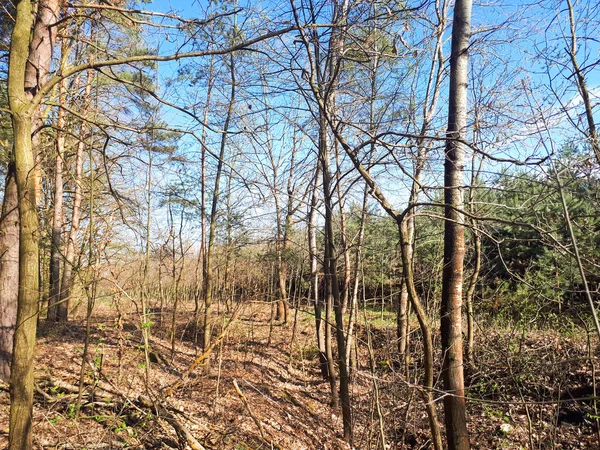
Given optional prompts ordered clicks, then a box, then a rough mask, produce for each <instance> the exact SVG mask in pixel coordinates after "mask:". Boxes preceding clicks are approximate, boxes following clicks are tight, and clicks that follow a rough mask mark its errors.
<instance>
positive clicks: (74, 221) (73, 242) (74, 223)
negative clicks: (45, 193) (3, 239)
mask: <svg viewBox="0 0 600 450" xmlns="http://www.w3.org/2000/svg"><path fill="white" fill-rule="evenodd" d="M93 76H94V75H93V72H92V71H91V70H90V71H88V72H87V81H86V86H85V97H84V103H83V107H82V115H85V114H86V113H87V110H88V108H89V104H90V95H91V92H92V79H93ZM87 130H88V125H87V122H86V121H85V120H84V121H82V122H81V127H80V129H79V136H80V138H79V142H77V154H76V156H75V180H74V185H75V194H74V198H73V214H72V215H71V229H70V230H69V237H68V240H67V251H66V254H65V267H64V269H63V275H62V282H61V291H60V303H59V305H58V320H59V321H60V322H66V321H67V320H68V315H69V298H70V297H71V291H72V289H73V281H74V275H73V268H74V265H75V255H76V253H77V233H78V232H79V223H80V221H81V202H82V199H83V186H82V183H83V159H84V157H83V155H84V148H85V139H86V134H87ZM90 145H91V144H90Z"/></svg>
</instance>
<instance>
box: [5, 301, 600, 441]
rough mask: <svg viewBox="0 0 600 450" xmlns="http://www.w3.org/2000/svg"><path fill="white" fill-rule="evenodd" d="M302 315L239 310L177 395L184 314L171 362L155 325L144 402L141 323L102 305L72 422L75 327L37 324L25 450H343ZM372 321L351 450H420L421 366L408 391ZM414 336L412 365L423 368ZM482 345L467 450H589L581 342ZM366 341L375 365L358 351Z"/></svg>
mask: <svg viewBox="0 0 600 450" xmlns="http://www.w3.org/2000/svg"><path fill="white" fill-rule="evenodd" d="M309 311H310V309H309V308H308V307H304V308H303V310H300V311H299V312H298V313H297V314H294V312H295V310H291V316H292V317H291V320H290V323H289V324H288V325H286V326H281V325H274V326H271V324H270V307H269V305H268V304H265V303H258V302H256V303H247V304H245V305H244V306H243V307H242V308H241V312H240V313H239V316H238V317H237V318H236V320H235V321H234V322H233V323H232V324H231V326H230V327H229V328H228V330H227V333H226V334H225V337H224V338H223V339H222V341H220V344H219V345H218V346H216V347H215V348H214V350H213V352H212V355H211V371H210V372H209V373H208V374H203V370H202V368H198V369H196V370H195V371H193V372H192V373H191V375H190V376H189V377H186V378H185V379H184V380H183V381H182V382H180V384H179V386H176V387H175V388H173V386H174V385H175V383H177V382H178V381H180V380H181V379H182V378H181V375H182V374H183V373H184V372H185V371H186V370H187V369H188V368H189V367H190V365H191V364H192V362H193V361H194V359H195V358H196V357H197V356H198V355H199V351H198V347H197V346H196V345H195V344H194V335H193V326H192V321H191V316H192V314H191V313H190V311H189V310H185V311H182V312H181V314H180V315H179V316H178V318H177V322H178V330H177V335H176V345H175V352H174V354H173V357H171V343H170V332H169V330H170V326H169V324H170V317H167V316H165V319H164V322H163V326H162V327H161V326H160V325H159V324H158V323H157V324H155V325H153V326H152V328H151V329H152V340H151V343H152V348H153V351H154V353H153V355H152V356H153V359H154V360H155V363H153V364H152V365H151V371H150V374H151V379H150V398H147V397H146V394H145V387H144V374H145V366H144V352H143V346H142V345H141V344H142V338H141V329H140V326H139V316H138V315H137V314H135V311H127V312H124V311H121V314H119V316H118V317H116V314H115V312H114V308H113V307H112V306H111V305H110V304H99V305H98V306H97V308H96V311H95V313H94V315H93V317H92V321H91V335H90V346H89V357H88V361H89V364H88V365H87V366H86V368H85V371H84V384H85V386H86V388H85V394H84V395H83V399H82V403H81V404H82V407H81V409H80V411H79V417H77V415H78V408H77V404H78V399H77V390H78V389H77V387H78V385H79V378H80V372H81V360H82V354H83V346H84V337H85V321H84V320H83V319H82V318H81V317H79V319H76V320H73V321H72V322H70V323H68V324H51V323H48V322H46V321H45V320H42V321H41V323H40V327H39V333H38V334H39V339H38V346H37V359H36V367H35V373H36V380H37V389H36V391H37V392H36V400H35V406H34V425H33V433H34V448H36V449H42V448H44V449H90V450H92V449H100V448H103V449H112V448H114V449H125V448H129V449H134V448H135V449H169V448H184V447H185V445H184V443H185V442H186V441H187V442H188V443H191V444H192V445H197V447H196V448H198V449H201V448H205V449H235V450H243V449H259V448H261V449H270V448H280V449H291V450H296V449H297V450H301V449H349V448H350V447H349V445H348V444H346V443H345V442H344V441H343V440H342V435H341V432H342V420H341V412H340V411H339V410H334V409H332V408H331V407H330V406H329V401H330V391H329V384H328V382H327V381H324V380H323V379H322V378H321V376H320V372H319V370H318V355H317V349H316V345H315V337H314V320H313V317H312V315H311V313H310V312H309ZM221 312H224V311H221ZM294 315H295V318H296V320H295V322H296V326H295V331H294V326H293V322H294ZM369 315H370V316H371V317H370V320H369V323H370V325H369V330H370V332H369V333H367V326H366V325H365V322H361V323H360V324H358V325H357V331H356V334H357V336H358V338H359V340H360V341H361V346H360V348H361V350H359V361H360V364H359V366H358V368H357V369H356V370H355V371H354V373H353V379H352V388H351V394H352V399H353V414H354V417H353V420H354V448H356V449H378V448H381V442H382V434H383V435H384V436H385V442H386V448H387V449H426V448H430V440H429V432H428V428H427V418H426V416H425V408H424V405H423V402H422V400H421V396H420V394H419V390H418V388H417V387H416V386H417V382H416V380H415V379H414V377H415V373H417V371H418V373H420V370H417V369H418V366H419V361H418V360H417V358H414V361H411V362H410V364H409V369H410V372H409V373H410V377H409V378H407V377H406V375H405V373H406V372H405V368H404V367H401V365H400V364H399V362H398V361H397V357H396V356H395V354H396V352H395V342H394V341H395V339H394V325H393V314H392V313H388V312H383V313H382V314H381V315H380V314H379V313H376V312H370V313H369ZM230 316H231V314H227V313H225V314H224V317H226V318H228V317H230ZM221 317H222V316H221ZM223 326H225V322H221V323H218V324H216V326H215V328H216V329H215V336H217V335H218V334H219V333H220V331H221V329H222V327H223ZM417 334H418V333H414V335H415V337H414V338H413V339H412V341H413V342H412V352H411V354H412V355H419V354H420V353H419V347H420V345H419V342H418V341H417V337H416V335H417ZM292 335H293V339H292ZM480 336H482V337H480V338H479V339H478V352H477V354H476V358H475V361H476V363H477V367H478V369H474V368H471V369H469V370H467V374H466V377H467V384H468V385H469V386H470V387H469V389H468V391H467V396H468V397H470V398H472V399H478V401H473V400H471V401H469V404H468V411H469V429H470V433H471V442H472V444H473V447H474V448H477V449H482V450H483V449H520V448H531V447H533V448H557V449H584V448H585V449H587V448H589V449H592V448H598V442H599V441H598V437H597V435H596V426H595V419H596V418H597V414H596V413H594V412H593V411H594V409H593V405H592V404H591V401H587V400H585V401H584V400H575V399H582V398H583V399H588V398H589V397H591V396H593V394H594V389H593V386H592V381H591V380H592V371H593V370H595V367H598V364H599V363H600V360H599V359H598V354H597V353H596V354H595V356H594V357H593V358H592V359H590V358H589V356H588V347H587V341H586V339H584V338H583V337H581V336H575V335H571V336H565V335H564V334H563V335H561V334H558V333H556V332H554V331H546V332H539V331H538V332H527V333H524V332H522V330H521V331H519V330H516V329H512V330H511V329H508V328H502V329H486V330H484V331H483V332H481V333H480ZM369 337H370V339H369ZM436 339H437V338H436ZM369 340H370V341H371V342H372V346H373V349H374V354H373V356H374V358H373V363H374V364H373V365H371V364H370V358H369V353H368V351H367V347H366V345H364V344H365V343H366V342H368V341H369ZM436 347H439V341H438V342H436ZM438 356H439V355H438ZM438 359H439V358H438ZM592 362H593V363H594V364H591V363H592ZM372 367H374V370H375V373H376V376H375V377H373V376H372V374H373V369H372ZM235 383H237V385H238V386H239V391H236V387H235ZM438 385H439V380H438ZM375 387H376V389H375ZM375 392H377V395H375ZM439 397H440V396H439V395H438V400H437V404H438V411H439V414H440V419H442V418H443V415H442V400H441V398H439ZM556 400H559V402H556ZM378 403H379V410H380V413H381V416H382V422H383V424H384V425H383V429H381V427H380V426H379V416H378V413H377V410H378V408H377V404H378ZM8 413H9V396H8V390H7V388H6V386H3V387H2V389H0V448H4V447H5V446H6V443H7V432H8ZM188 438H190V439H188ZM192 448H193V447H192Z"/></svg>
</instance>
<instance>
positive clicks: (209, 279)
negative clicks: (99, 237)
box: [202, 54, 237, 372]
mask: <svg viewBox="0 0 600 450" xmlns="http://www.w3.org/2000/svg"><path fill="white" fill-rule="evenodd" d="M229 73H230V76H231V91H230V94H229V105H228V107H227V116H226V117H225V123H224V125H223V133H222V134H221V147H220V151H219V160H218V161H217V173H216V176H215V186H214V189H213V195H212V204H211V211H210V223H209V235H208V247H207V252H206V274H205V277H204V318H203V323H202V325H203V331H202V332H203V339H202V350H203V351H206V350H207V349H208V347H210V340H211V332H212V321H211V314H212V300H213V294H214V292H213V291H214V286H213V284H214V282H213V274H212V265H213V253H214V244H215V235H216V229H217V206H218V202H219V185H220V181H221V172H222V171H223V160H224V158H225V150H226V148H227V135H228V131H229V124H230V122H231V116H232V115H233V105H234V103H235V93H236V83H237V82H236V77H235V58H234V55H233V54H230V56H229ZM204 370H205V372H208V371H210V359H209V358H207V359H206V363H205V366H204Z"/></svg>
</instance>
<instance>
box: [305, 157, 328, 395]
mask: <svg viewBox="0 0 600 450" xmlns="http://www.w3.org/2000/svg"><path fill="white" fill-rule="evenodd" d="M320 177H321V164H320V163H319V162H318V161H317V164H316V167H315V177H314V185H313V187H312V196H311V200H310V208H309V212H308V250H309V254H310V279H311V283H310V290H311V297H312V301H313V307H314V309H315V331H316V337H317V347H318V349H319V368H320V369H321V375H322V377H323V379H324V380H328V379H329V364H328V361H327V353H326V348H325V334H324V333H325V328H324V323H323V306H324V305H323V299H322V298H321V296H320V295H319V261H318V252H317V224H316V221H317V209H318V204H319V179H320ZM334 392H335V388H334Z"/></svg>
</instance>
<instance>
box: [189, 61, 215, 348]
mask: <svg viewBox="0 0 600 450" xmlns="http://www.w3.org/2000/svg"><path fill="white" fill-rule="evenodd" d="M213 83H214V56H211V59H210V70H209V72H208V86H207V88H206V106H205V108H204V118H203V119H202V137H201V139H200V147H201V148H200V166H201V168H200V252H199V254H198V266H197V267H196V273H195V278H196V280H195V281H196V286H197V289H196V295H195V296H194V302H195V305H194V342H195V343H197V337H198V319H199V313H200V302H199V299H200V297H201V296H202V297H206V292H205V291H204V287H205V286H206V283H205V279H206V137H207V133H208V114H209V110H210V101H211V94H212V88H213ZM200 269H201V272H202V282H201V283H200V282H199V280H198V271H199V270H200Z"/></svg>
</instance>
